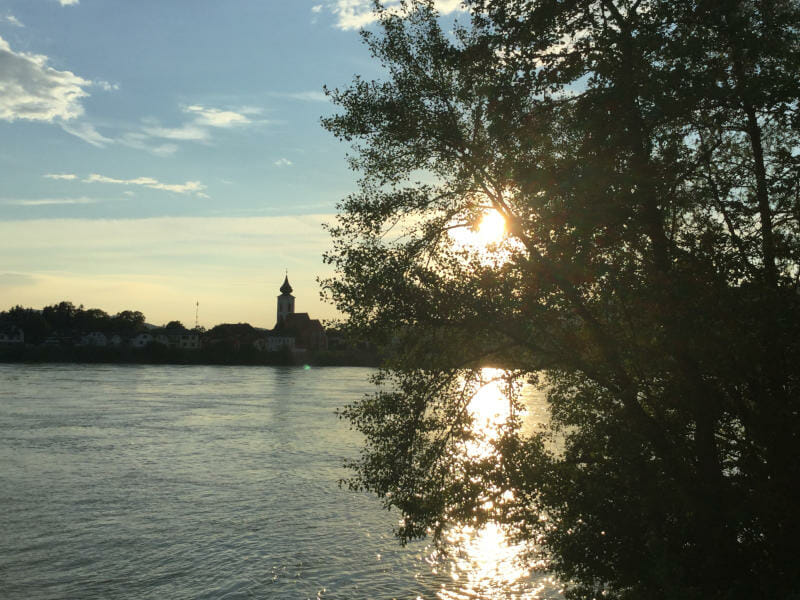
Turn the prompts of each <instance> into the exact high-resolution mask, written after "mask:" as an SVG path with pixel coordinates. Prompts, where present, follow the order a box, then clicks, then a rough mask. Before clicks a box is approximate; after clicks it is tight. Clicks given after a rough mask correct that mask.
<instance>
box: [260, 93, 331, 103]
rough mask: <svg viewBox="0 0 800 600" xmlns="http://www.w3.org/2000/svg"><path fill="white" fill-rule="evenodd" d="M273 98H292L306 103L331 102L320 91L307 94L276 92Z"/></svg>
mask: <svg viewBox="0 0 800 600" xmlns="http://www.w3.org/2000/svg"><path fill="white" fill-rule="evenodd" d="M270 95H271V96H279V97H281V98H291V99H292V100H303V101H306V102H329V98H328V97H327V96H326V95H325V93H324V92H320V91H318V90H309V91H307V92H274V93H272V94H270Z"/></svg>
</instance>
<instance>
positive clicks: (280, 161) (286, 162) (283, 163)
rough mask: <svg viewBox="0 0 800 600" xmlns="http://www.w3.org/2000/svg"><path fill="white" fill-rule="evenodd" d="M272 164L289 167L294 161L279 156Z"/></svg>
mask: <svg viewBox="0 0 800 600" xmlns="http://www.w3.org/2000/svg"><path fill="white" fill-rule="evenodd" d="M272 164H273V165H275V166H276V167H278V168H283V167H291V166H292V165H293V164H294V163H293V162H292V161H290V160H289V159H288V158H279V159H278V160H276V161H275V162H274V163H272Z"/></svg>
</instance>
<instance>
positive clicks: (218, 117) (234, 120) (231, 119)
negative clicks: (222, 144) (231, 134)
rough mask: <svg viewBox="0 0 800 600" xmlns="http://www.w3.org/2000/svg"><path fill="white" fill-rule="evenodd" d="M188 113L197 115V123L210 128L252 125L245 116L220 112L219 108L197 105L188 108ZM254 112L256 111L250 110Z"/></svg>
mask: <svg viewBox="0 0 800 600" xmlns="http://www.w3.org/2000/svg"><path fill="white" fill-rule="evenodd" d="M184 110H185V111H186V112H188V113H191V114H195V115H197V119H196V120H195V123H197V124H199V125H207V126H209V127H233V126H235V125H245V124H247V123H250V119H248V118H247V117H246V116H245V115H244V114H242V113H238V112H234V111H232V110H220V109H218V108H206V107H204V106H200V105H197V104H193V105H192V106H187V107H186V108H185V109H184ZM249 110H250V111H253V110H255V109H249Z"/></svg>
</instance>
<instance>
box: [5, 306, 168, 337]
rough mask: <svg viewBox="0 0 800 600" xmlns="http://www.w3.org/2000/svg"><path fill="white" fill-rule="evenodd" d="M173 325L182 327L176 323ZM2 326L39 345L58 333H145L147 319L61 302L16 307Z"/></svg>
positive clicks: (137, 313) (133, 312) (128, 312)
mask: <svg viewBox="0 0 800 600" xmlns="http://www.w3.org/2000/svg"><path fill="white" fill-rule="evenodd" d="M173 323H179V322H178V321H174V322H173ZM0 324H4V325H14V326H16V327H19V328H20V329H22V330H23V331H24V332H25V340H26V342H28V343H31V344H39V343H41V342H43V341H44V340H45V339H47V337H48V336H49V335H51V334H53V333H55V332H57V331H74V330H77V331H100V332H103V333H108V332H111V331H125V332H139V331H144V330H145V329H146V326H145V316H144V314H143V313H142V312H140V311H138V310H123V311H121V312H118V313H117V314H115V315H109V314H108V313H107V312H106V311H104V310H101V309H99V308H84V307H83V304H81V305H79V306H75V305H74V304H73V303H72V302H68V301H62V302H59V303H57V304H52V305H50V306H45V307H44V308H43V309H41V310H37V309H34V308H25V307H23V306H20V305H17V306H15V307H13V308H11V309H9V310H7V311H2V312H0Z"/></svg>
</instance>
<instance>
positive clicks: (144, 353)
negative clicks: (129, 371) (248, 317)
mask: <svg viewBox="0 0 800 600" xmlns="http://www.w3.org/2000/svg"><path fill="white" fill-rule="evenodd" d="M0 362H2V363H88V364H149V365H241V366H247V365H263V366H287V365H306V364H307V365H312V366H341V367H376V366H378V365H379V364H380V362H381V359H380V357H378V356H377V355H376V354H375V353H369V352H366V351H361V350H355V349H348V350H320V351H316V352H311V351H305V352H292V351H289V350H288V349H286V348H284V349H281V350H278V351H276V352H268V351H267V352H261V351H258V350H256V349H255V348H249V347H243V348H240V349H231V348H224V347H215V346H212V347H209V348H200V349H195V350H187V349H182V348H169V347H166V346H163V345H161V344H151V345H149V346H147V347H145V348H125V347H120V348H115V347H105V348H97V347H83V346H52V347H51V346H22V345H18V346H15V347H9V348H0Z"/></svg>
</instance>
